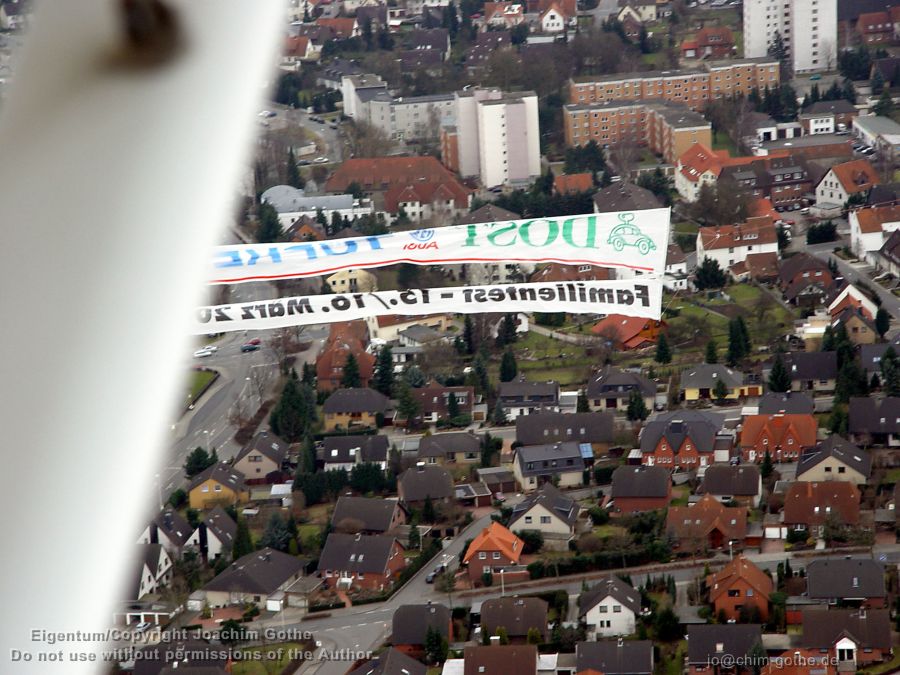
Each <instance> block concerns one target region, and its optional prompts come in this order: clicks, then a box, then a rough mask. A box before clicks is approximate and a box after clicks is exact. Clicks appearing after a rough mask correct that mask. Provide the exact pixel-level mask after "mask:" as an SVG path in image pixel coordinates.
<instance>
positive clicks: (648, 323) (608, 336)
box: [591, 314, 667, 349]
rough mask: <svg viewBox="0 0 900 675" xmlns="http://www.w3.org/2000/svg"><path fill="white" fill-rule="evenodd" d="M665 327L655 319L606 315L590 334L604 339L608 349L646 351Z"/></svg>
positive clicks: (663, 323)
mask: <svg viewBox="0 0 900 675" xmlns="http://www.w3.org/2000/svg"><path fill="white" fill-rule="evenodd" d="M666 325H667V324H666V322H665V321H657V320H655V319H645V318H642V317H638V316H625V315H623V314H608V315H607V316H606V317H604V318H603V319H601V320H600V321H598V322H597V323H595V324H594V325H593V326H592V327H591V334H592V335H597V336H599V337H601V338H604V339H605V340H606V342H607V344H608V345H609V346H610V347H616V348H619V349H646V348H647V347H652V346H653V345H655V344H656V342H657V340H659V334H660V333H661V332H662V331H664V330H665V328H666Z"/></svg>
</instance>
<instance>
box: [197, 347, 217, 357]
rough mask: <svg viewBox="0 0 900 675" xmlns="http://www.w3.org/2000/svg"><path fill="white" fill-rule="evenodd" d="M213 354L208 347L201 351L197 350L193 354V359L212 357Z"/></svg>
mask: <svg viewBox="0 0 900 675" xmlns="http://www.w3.org/2000/svg"><path fill="white" fill-rule="evenodd" d="M212 355H213V352H212V350H211V349H209V348H208V347H204V348H203V349H198V350H197V351H195V352H194V358H197V359H202V358H203V357H204V356H212Z"/></svg>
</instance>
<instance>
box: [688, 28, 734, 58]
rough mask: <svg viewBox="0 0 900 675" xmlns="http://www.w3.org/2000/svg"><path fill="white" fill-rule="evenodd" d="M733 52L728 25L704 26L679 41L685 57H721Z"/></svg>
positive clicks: (732, 37) (732, 40) (732, 42)
mask: <svg viewBox="0 0 900 675" xmlns="http://www.w3.org/2000/svg"><path fill="white" fill-rule="evenodd" d="M733 52H734V35H733V34H732V33H731V29H730V28H729V27H728V26H704V27H703V28H701V29H700V30H698V31H697V33H696V35H694V36H693V37H692V38H688V39H686V40H684V41H683V42H682V43H681V55H682V56H683V57H684V58H686V59H707V58H713V59H722V58H726V57H728V56H731V55H732V53H733Z"/></svg>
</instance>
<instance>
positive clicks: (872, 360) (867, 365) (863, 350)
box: [859, 337, 900, 381]
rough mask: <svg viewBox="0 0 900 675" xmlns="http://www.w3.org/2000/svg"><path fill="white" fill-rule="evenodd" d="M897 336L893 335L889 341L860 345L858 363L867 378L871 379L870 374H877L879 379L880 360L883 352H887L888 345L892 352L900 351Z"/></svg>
mask: <svg viewBox="0 0 900 675" xmlns="http://www.w3.org/2000/svg"><path fill="white" fill-rule="evenodd" d="M897 341H898V340H897V338H896V337H895V338H894V339H893V340H892V341H891V342H880V343H876V344H872V345H860V347H859V361H860V365H862V367H863V368H864V369H865V371H866V376H867V378H868V379H869V380H870V381H871V378H872V375H876V374H877V375H878V378H879V380H880V379H881V376H882V374H881V360H882V358H883V357H884V354H885V352H887V350H888V347H890V348H891V349H892V350H893V351H894V353H895V354H896V353H897V352H898V351H900V347H898V345H897V344H896V343H897Z"/></svg>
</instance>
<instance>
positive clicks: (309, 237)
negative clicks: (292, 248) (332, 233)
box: [284, 216, 326, 243]
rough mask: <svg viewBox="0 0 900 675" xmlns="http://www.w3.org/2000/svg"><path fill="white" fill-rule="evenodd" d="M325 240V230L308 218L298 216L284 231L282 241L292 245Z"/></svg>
mask: <svg viewBox="0 0 900 675" xmlns="http://www.w3.org/2000/svg"><path fill="white" fill-rule="evenodd" d="M325 238H326V237H325V229H324V228H323V227H322V226H321V225H320V224H319V223H318V221H316V220H315V219H313V218H310V217H308V216H300V217H299V218H297V220H295V221H294V222H293V223H291V224H290V226H289V227H288V228H287V229H285V231H284V240H285V241H290V242H294V243H300V242H304V241H322V240H323V239H325Z"/></svg>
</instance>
